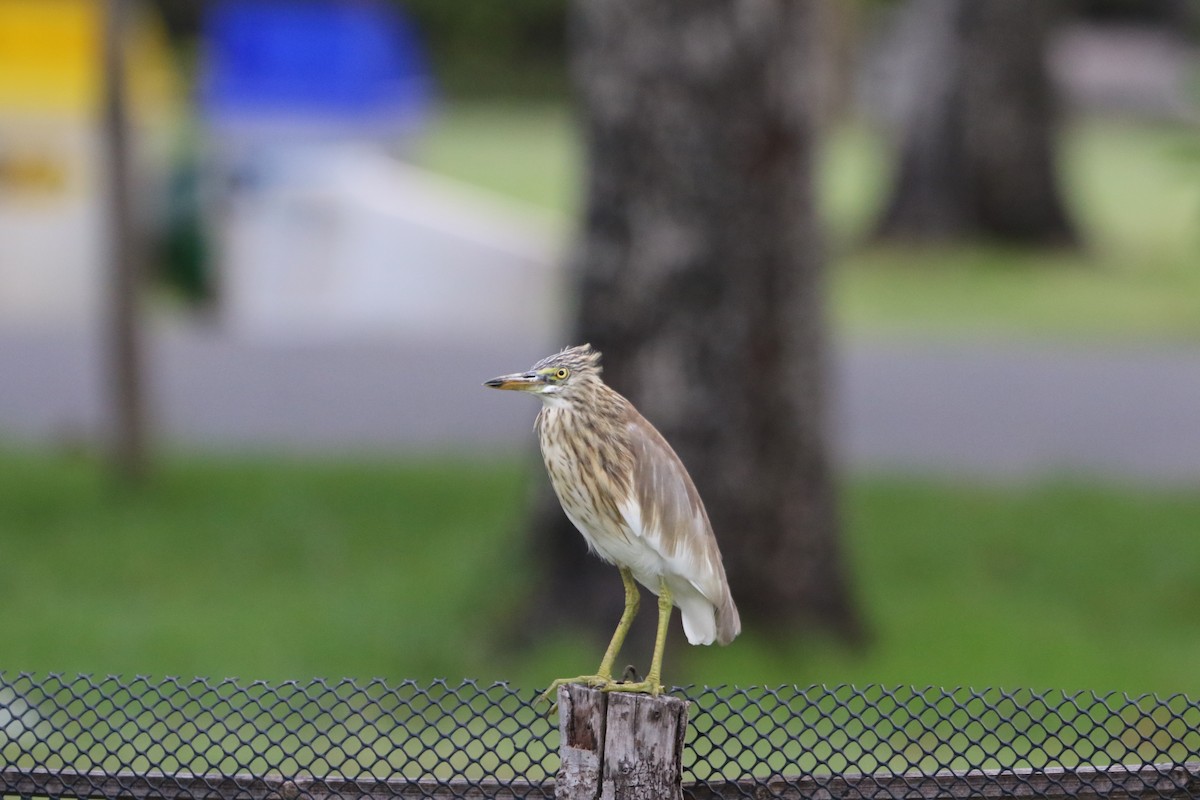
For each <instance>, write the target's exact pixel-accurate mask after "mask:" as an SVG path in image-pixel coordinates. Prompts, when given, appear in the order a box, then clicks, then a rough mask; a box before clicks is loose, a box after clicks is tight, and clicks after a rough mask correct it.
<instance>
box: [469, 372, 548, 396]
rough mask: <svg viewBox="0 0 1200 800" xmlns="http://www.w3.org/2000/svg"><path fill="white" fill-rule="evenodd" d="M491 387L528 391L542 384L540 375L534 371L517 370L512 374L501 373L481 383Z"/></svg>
mask: <svg viewBox="0 0 1200 800" xmlns="http://www.w3.org/2000/svg"><path fill="white" fill-rule="evenodd" d="M483 385H484V386H490V387H492V388H493V389H510V390H513V391H517V392H528V391H532V390H533V389H536V388H537V387H539V386H541V385H542V379H541V376H539V375H538V374H537V373H536V372H517V373H514V374H512V375H501V376H500V377H499V378H492V379H491V380H490V381H487V382H486V383H484V384H483Z"/></svg>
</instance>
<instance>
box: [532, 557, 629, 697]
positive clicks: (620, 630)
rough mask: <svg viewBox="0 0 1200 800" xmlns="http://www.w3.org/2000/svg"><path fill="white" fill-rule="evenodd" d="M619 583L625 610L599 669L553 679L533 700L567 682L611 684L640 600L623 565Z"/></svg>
mask: <svg viewBox="0 0 1200 800" xmlns="http://www.w3.org/2000/svg"><path fill="white" fill-rule="evenodd" d="M621 583H623V584H625V610H624V611H622V612H621V621H620V622H618V623H617V629H616V630H615V631H613V635H612V640H611V641H609V643H608V649H607V650H605V651H604V657H603V658H601V659H600V669H598V670H596V674H595V675H578V676H576V677H574V678H559V679H558V680H555V681H553V682H552V683H551V684H550V686H549V687H548V688H547V689H546V691H544V692H542V693H541V694H540V695H538V698H537V700H536V701H535V702H539V703H540V702H542V701H543V700H549V699H550V698H551V697H552V696H553V695H554V693H555V692H557V691H558V687H560V686H566V685H567V684H568V683H582V684H584V685H586V686H591V687H592V688H594V689H601V688H604V687H606V686H610V685H612V682H613V679H612V669H613V662H614V661H616V660H617V655H618V654H620V652H621V646H622V645H624V644H625V636H626V634H628V633H629V627H630V626H631V625H632V624H633V618H634V617H635V616H637V612H638V605H639V603H640V602H641V595H640V594H639V593H638V587H637V584H636V583H634V581H633V573H632V572H630V571H629V570H628V569H626V568H625V567H621Z"/></svg>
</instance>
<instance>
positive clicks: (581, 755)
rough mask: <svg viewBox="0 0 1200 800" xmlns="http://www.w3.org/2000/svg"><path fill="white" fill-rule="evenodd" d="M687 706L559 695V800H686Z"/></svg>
mask: <svg viewBox="0 0 1200 800" xmlns="http://www.w3.org/2000/svg"><path fill="white" fill-rule="evenodd" d="M687 710H688V704H687V701H685V700H681V699H679V698H678V697H650V696H649V695H644V694H624V693H621V692H612V693H606V692H601V691H599V690H597V689H589V688H587V687H585V686H579V685H575V684H572V685H569V686H563V687H560V688H559V690H558V726H559V732H560V733H561V743H560V756H561V761H562V766H561V768H560V769H559V771H558V775H557V776H556V778H555V782H554V795H555V797H556V798H558V800H597V798H600V799H601V800H682V798H683V789H682V784H681V780H682V776H683V737H684V733H685V732H686V731H687Z"/></svg>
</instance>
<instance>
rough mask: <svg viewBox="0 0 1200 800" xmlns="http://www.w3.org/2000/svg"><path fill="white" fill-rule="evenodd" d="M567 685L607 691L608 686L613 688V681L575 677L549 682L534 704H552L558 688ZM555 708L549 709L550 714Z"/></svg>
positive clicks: (600, 676)
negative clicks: (575, 684)
mask: <svg viewBox="0 0 1200 800" xmlns="http://www.w3.org/2000/svg"><path fill="white" fill-rule="evenodd" d="M569 683H579V684H583V685H584V686H588V687H590V688H592V689H601V690H607V689H608V687H609V686H613V685H614V683H613V679H612V678H611V677H610V676H608V675H577V676H575V677H574V678H559V679H558V680H555V681H553V682H551V684H550V686H548V687H547V688H546V691H544V692H542V693H541V694H540V695H538V696H537V699H536V700H534V702H535V703H544V702H553V699H552V698H554V697H555V696H556V695H557V693H558V687H560V686H566V685H567V684H569ZM554 708H555V706H554V705H552V706H551V707H550V713H552V714H553V713H554Z"/></svg>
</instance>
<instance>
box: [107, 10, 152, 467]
mask: <svg viewBox="0 0 1200 800" xmlns="http://www.w3.org/2000/svg"><path fill="white" fill-rule="evenodd" d="M128 19H129V3H128V0H107V2H106V3H105V25H104V105H103V135H104V150H105V154H106V156H107V159H106V160H107V168H108V208H109V212H108V213H109V217H108V219H109V242H108V246H109V250H108V253H107V257H108V263H109V270H108V286H109V308H108V321H107V324H108V326H109V330H108V336H107V337H106V338H107V340H108V348H107V350H108V371H107V374H108V382H109V386H108V389H109V392H110V395H109V397H110V408H111V417H110V418H111V420H112V427H111V429H110V431H109V436H110V437H111V438H110V441H109V447H110V454H111V455H110V457H111V462H112V465H113V468H114V471H115V472H116V474H117V475H118V477H119V478H120V479H122V480H123V481H126V482H135V481H137V480H139V479H140V478H141V477H142V476H143V475H144V473H145V470H146V422H145V408H144V400H143V397H142V352H141V341H140V337H139V331H138V313H139V302H138V301H139V294H140V289H141V273H140V269H139V258H138V256H139V255H140V253H139V252H138V250H137V241H136V230H135V221H134V210H133V197H132V192H131V190H132V186H131V180H130V173H131V163H130V141H129V139H130V136H129V109H128V95H127V86H126V82H125V64H124V56H125V52H124V51H125V48H124V45H125V42H126V39H127V37H126V27H127V24H128Z"/></svg>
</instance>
